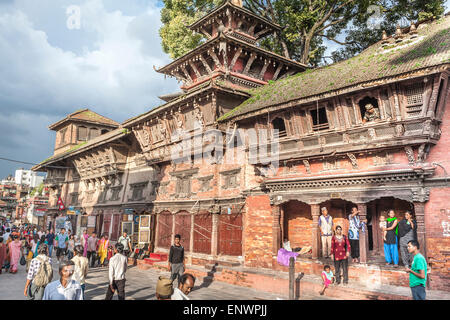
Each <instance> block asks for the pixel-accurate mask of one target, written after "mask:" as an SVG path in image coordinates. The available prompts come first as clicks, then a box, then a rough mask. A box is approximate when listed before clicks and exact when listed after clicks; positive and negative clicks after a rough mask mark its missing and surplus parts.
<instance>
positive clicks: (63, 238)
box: [55, 228, 69, 263]
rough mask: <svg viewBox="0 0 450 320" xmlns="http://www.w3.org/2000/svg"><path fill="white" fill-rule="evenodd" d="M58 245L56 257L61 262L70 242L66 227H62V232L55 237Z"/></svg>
mask: <svg viewBox="0 0 450 320" xmlns="http://www.w3.org/2000/svg"><path fill="white" fill-rule="evenodd" d="M55 240H56V243H57V247H56V258H57V259H58V262H59V263H61V261H62V259H63V258H64V255H65V254H66V250H67V243H68V242H69V237H68V236H67V234H66V229H64V228H62V229H61V232H60V233H59V234H58V235H57V236H56V238H55Z"/></svg>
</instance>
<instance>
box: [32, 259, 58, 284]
mask: <svg viewBox="0 0 450 320" xmlns="http://www.w3.org/2000/svg"><path fill="white" fill-rule="evenodd" d="M36 259H38V260H39V261H40V262H41V265H40V266H39V270H38V272H37V273H36V276H35V277H34V280H33V283H34V285H35V286H36V287H44V286H46V285H47V284H49V283H50V281H52V278H53V269H52V265H51V264H50V262H49V260H48V259H46V260H45V261H44V260H42V259H39V257H37V258H36Z"/></svg>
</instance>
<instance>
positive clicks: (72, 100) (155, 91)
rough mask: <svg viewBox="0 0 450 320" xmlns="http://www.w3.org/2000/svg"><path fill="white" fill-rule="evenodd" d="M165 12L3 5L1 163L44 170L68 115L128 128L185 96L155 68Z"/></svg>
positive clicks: (106, 1)
mask: <svg viewBox="0 0 450 320" xmlns="http://www.w3.org/2000/svg"><path fill="white" fill-rule="evenodd" d="M161 7H162V1H157V0H127V1H123V0H58V1H55V0H38V1H36V0H0V158H9V159H15V160H20V161H24V162H31V163H39V162H41V161H42V160H44V159H46V158H48V157H49V156H50V155H52V154H53V147H54V139H55V132H54V131H50V130H49V129H48V126H49V125H50V124H52V123H54V122H57V121H58V120H60V119H63V118H64V117H65V116H66V115H68V114H70V113H72V112H74V111H76V110H79V109H82V108H89V109H91V110H93V111H95V112H97V113H99V114H101V115H104V116H106V117H108V118H111V119H113V120H115V121H118V122H123V121H124V120H126V119H129V118H131V117H134V116H136V115H139V114H142V113H144V112H146V111H148V110H150V109H152V108H154V107H156V106H158V105H160V104H162V103H163V102H162V101H161V100H159V99H158V96H159V95H162V94H165V93H172V92H175V91H178V90H179V84H178V83H177V81H176V80H175V79H171V78H167V79H165V77H164V75H162V74H159V73H157V72H155V71H154V69H153V66H155V67H161V66H164V65H165V64H168V63H170V62H171V59H170V58H169V56H168V55H167V54H165V53H164V52H163V50H162V47H161V40H160V37H159V34H158V30H159V28H160V26H161V21H160V10H161ZM446 7H447V9H446V12H447V11H449V9H450V0H448V1H447V3H446ZM68 9H71V10H69V11H68ZM72 9H75V11H73V10H72ZM78 13H79V15H77V14H78ZM77 17H79V19H77ZM78 21H79V25H78V24H77V23H78ZM327 45H328V46H329V49H328V51H327V52H330V51H332V50H335V49H336V48H337V45H336V44H335V43H332V42H331V43H330V42H328V43H327ZM21 167H24V168H26V169H29V168H30V167H31V165H24V164H18V163H12V162H7V161H3V160H0V179H2V178H4V177H6V176H7V175H9V174H12V175H14V172H15V170H16V169H19V168H21Z"/></svg>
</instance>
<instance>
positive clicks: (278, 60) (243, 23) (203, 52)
mask: <svg viewBox="0 0 450 320" xmlns="http://www.w3.org/2000/svg"><path fill="white" fill-rule="evenodd" d="M189 28H191V29H192V30H194V31H196V32H198V33H200V34H202V35H204V36H206V38H207V40H206V42H205V43H203V44H202V45H200V46H199V47H197V48H196V49H194V50H192V51H190V52H188V53H187V54H185V55H183V56H182V57H180V58H178V59H177V60H175V61H173V62H172V63H170V64H168V65H167V66H165V67H162V68H160V69H158V70H157V71H158V72H160V73H163V74H166V75H169V76H173V77H176V78H177V79H178V80H180V81H183V83H184V85H183V86H182V89H184V90H187V89H191V88H193V87H195V86H197V85H199V84H201V83H204V82H205V81H208V80H210V79H212V78H217V77H221V78H223V79H225V80H227V81H228V82H230V83H231V84H233V85H235V86H237V87H241V88H256V87H259V86H261V85H265V84H267V83H268V81H269V80H276V79H280V78H284V77H286V76H289V75H293V74H295V73H298V72H301V71H304V70H305V69H306V66H305V65H303V64H301V63H298V62H296V61H293V60H291V59H288V58H285V57H283V56H280V55H278V54H276V53H273V52H270V51H267V50H265V49H263V48H261V47H259V46H258V45H257V41H258V40H259V39H261V38H262V37H264V36H266V35H268V34H273V33H274V32H276V31H279V30H280V29H281V27H280V26H278V25H276V24H274V23H272V22H270V21H269V20H267V19H265V18H262V17H259V16H258V15H256V14H254V13H252V12H251V11H249V10H247V9H245V8H243V7H241V6H239V5H237V4H234V3H231V2H230V1H226V2H225V3H224V4H223V5H221V6H219V7H218V8H216V9H214V10H213V11H211V12H210V13H208V14H207V15H205V16H204V17H203V18H201V19H200V20H198V21H197V22H195V23H194V24H192V25H191V26H190V27H189Z"/></svg>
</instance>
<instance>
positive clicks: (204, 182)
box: [198, 175, 214, 192]
mask: <svg viewBox="0 0 450 320" xmlns="http://www.w3.org/2000/svg"><path fill="white" fill-rule="evenodd" d="M213 178H214V176H213V175H211V176H207V177H201V178H198V181H200V183H201V187H200V191H201V192H206V191H209V190H211V189H212V186H211V181H212V179H213Z"/></svg>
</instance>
